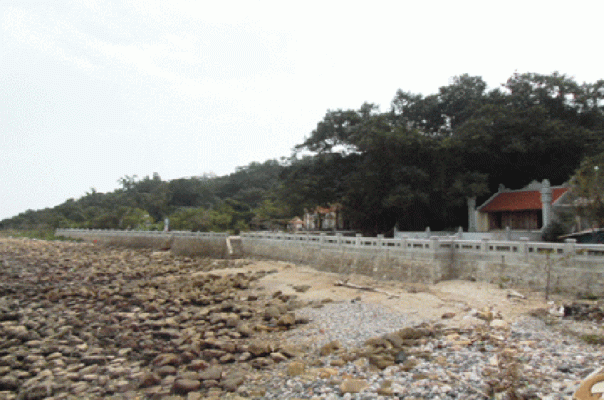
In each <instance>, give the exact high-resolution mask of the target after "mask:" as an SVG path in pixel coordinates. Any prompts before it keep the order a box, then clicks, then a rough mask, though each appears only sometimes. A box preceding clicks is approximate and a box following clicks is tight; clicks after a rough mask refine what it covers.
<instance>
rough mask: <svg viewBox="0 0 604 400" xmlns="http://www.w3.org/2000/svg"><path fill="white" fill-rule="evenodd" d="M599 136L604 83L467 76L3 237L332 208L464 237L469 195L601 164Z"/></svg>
mask: <svg viewBox="0 0 604 400" xmlns="http://www.w3.org/2000/svg"><path fill="white" fill-rule="evenodd" d="M603 139H604V80H599V81H597V82H595V83H582V84H579V83H577V82H575V80H574V79H573V78H571V77H569V76H566V75H563V74H559V73H553V74H551V75H540V74H535V73H527V74H513V75H512V76H511V77H510V78H509V79H508V81H507V82H506V83H504V84H502V85H501V87H499V88H496V89H492V90H487V85H486V83H485V82H484V80H483V79H482V78H481V77H477V76H469V75H461V76H457V77H454V78H452V79H451V80H450V83H449V84H448V85H447V86H443V87H441V88H440V89H439V91H438V93H435V94H431V95H428V96H423V95H421V94H414V93H409V92H405V91H403V90H398V91H397V92H396V94H395V96H394V98H393V100H392V103H391V106H390V109H389V110H387V111H380V109H379V108H378V107H377V106H376V105H374V104H369V103H365V104H362V105H361V106H360V107H359V109H358V110H328V111H327V113H326V114H325V116H324V118H323V119H322V120H321V121H319V122H318V124H317V127H316V129H314V130H313V131H312V132H311V133H310V135H309V136H308V137H306V138H305V139H304V141H303V142H302V143H300V144H299V145H297V146H296V147H295V149H293V154H292V155H291V156H289V157H284V158H282V159H281V160H278V161H277V160H269V161H265V162H263V163H260V162H253V163H251V164H249V165H247V166H244V167H239V168H237V170H236V171H235V172H233V173H232V174H229V175H226V176H220V177H212V176H201V177H192V178H182V179H175V180H171V181H164V180H162V179H161V177H160V176H159V175H158V174H153V176H152V177H149V176H147V177H144V178H141V179H139V178H138V177H136V176H125V177H123V178H121V179H120V180H119V183H120V186H121V187H120V188H119V189H117V190H115V191H114V192H111V193H98V192H96V191H95V190H91V191H90V192H88V193H86V194H85V195H84V196H83V197H81V198H80V199H77V200H74V199H69V200H67V201H66V202H64V203H63V204H60V205H58V206H56V207H53V208H48V209H44V210H39V211H33V210H28V211H26V212H24V213H22V214H19V215H18V216H15V217H13V218H10V219H5V220H3V221H0V228H4V229H37V228H41V227H46V228H49V229H52V228H57V227H82V228H121V229H127V228H131V229H162V228H163V220H164V219H165V218H169V219H170V226H171V228H172V229H184V230H197V231H208V230H215V231H223V230H247V229H263V228H274V227H280V226H283V223H284V222H286V221H288V220H289V219H290V218H292V217H293V216H296V215H298V216H301V215H302V214H303V211H304V208H314V207H316V206H319V205H320V206H327V205H329V204H340V205H341V206H342V209H343V210H344V211H343V212H344V215H345V221H346V224H347V227H348V228H349V229H354V230H357V231H361V232H363V233H365V234H375V233H383V232H389V231H391V230H392V229H393V227H394V226H395V224H397V225H398V227H399V229H401V230H423V229H424V228H425V227H426V226H430V227H431V228H432V229H433V230H441V229H448V228H454V227H457V226H466V224H467V207H466V198H467V197H477V199H478V203H479V204H480V202H481V201H482V200H484V199H485V198H486V197H488V196H489V195H490V194H492V193H493V192H494V191H496V190H497V187H498V185H499V184H504V185H505V186H506V187H510V188H520V187H522V186H524V185H526V184H527V183H529V182H530V181H532V180H535V179H537V180H542V179H546V178H547V179H549V180H550V181H551V182H552V184H554V185H556V184H561V183H563V182H566V181H568V180H569V179H570V178H571V177H572V176H573V174H575V173H576V172H575V171H577V170H578V169H579V168H580V166H581V162H582V161H583V160H591V161H590V162H591V163H593V162H594V160H602V162H603V163H604V157H599V158H598V155H599V154H601V153H603V152H604V145H603V144H602V143H603ZM590 165H591V164H590ZM603 167H604V165H603ZM590 168H591V167H590ZM592 169H593V168H592ZM590 170H591V169H590Z"/></svg>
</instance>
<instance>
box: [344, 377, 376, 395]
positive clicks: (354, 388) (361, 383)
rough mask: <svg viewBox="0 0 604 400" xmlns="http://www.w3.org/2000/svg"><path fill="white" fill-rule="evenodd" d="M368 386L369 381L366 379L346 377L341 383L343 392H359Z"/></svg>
mask: <svg viewBox="0 0 604 400" xmlns="http://www.w3.org/2000/svg"><path fill="white" fill-rule="evenodd" d="M368 386H369V383H367V381H366V380H364V379H346V380H344V382H342V384H341V385H340V391H341V392H342V393H359V392H361V391H362V390H363V389H365V388H366V387H368Z"/></svg>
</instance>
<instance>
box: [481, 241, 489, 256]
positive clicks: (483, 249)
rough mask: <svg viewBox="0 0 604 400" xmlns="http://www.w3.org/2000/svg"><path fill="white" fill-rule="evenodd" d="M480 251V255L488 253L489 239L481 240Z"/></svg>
mask: <svg viewBox="0 0 604 400" xmlns="http://www.w3.org/2000/svg"><path fill="white" fill-rule="evenodd" d="M480 251H481V252H482V253H488V251H489V238H482V240H481V243H480Z"/></svg>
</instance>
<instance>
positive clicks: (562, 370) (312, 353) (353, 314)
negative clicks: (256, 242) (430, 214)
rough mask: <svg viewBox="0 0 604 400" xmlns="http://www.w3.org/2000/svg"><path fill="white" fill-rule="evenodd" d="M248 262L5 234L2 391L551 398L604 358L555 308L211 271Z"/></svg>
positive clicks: (0, 268)
mask: <svg viewBox="0 0 604 400" xmlns="http://www.w3.org/2000/svg"><path fill="white" fill-rule="evenodd" d="M246 262H247V261H245V260H222V261H218V260H210V259H202V258H190V257H177V256H174V255H172V254H170V253H169V252H154V251H151V250H144V249H143V250H131V249H122V248H104V247H100V246H96V245H93V244H83V243H72V242H45V241H34V240H24V239H6V238H0V399H76V398H77V399H81V398H91V399H92V398H111V399H139V398H141V399H143V398H147V399H174V400H176V399H187V400H195V399H219V398H225V399H239V400H241V399H328V400H336V399H390V398H405V399H551V400H553V399H568V398H570V396H571V395H572V393H573V392H574V391H575V390H576V388H577V386H578V384H579V383H580V381H581V380H582V379H583V378H585V377H586V376H587V375H588V374H589V373H590V372H591V371H593V370H594V369H595V368H597V367H600V366H603V365H604V354H602V353H601V352H600V351H599V347H598V346H594V345H590V344H588V343H585V342H584V341H581V340H579V339H578V338H577V335H567V334H565V333H564V331H567V332H568V331H573V329H575V328H577V325H576V324H579V323H578V322H575V321H572V320H563V319H561V318H559V317H552V316H551V315H549V316H548V317H547V318H545V317H543V316H542V315H540V318H536V317H534V316H526V317H525V318H523V319H521V320H519V321H515V322H511V321H504V320H502V319H501V316H500V315H497V313H493V312H492V310H488V309H487V310H467V314H468V315H467V321H468V326H464V327H449V326H447V325H446V324H444V323H443V322H444V321H446V320H447V319H448V318H450V316H444V315H443V319H442V320H440V321H424V322H422V323H419V324H418V323H417V322H416V320H415V319H414V320H413V322H411V318H408V315H406V314H405V310H397V311H393V310H391V309H386V308H383V307H381V306H379V305H372V304H365V303H363V302H362V299H360V298H357V299H355V300H353V301H349V302H339V303H335V302H329V301H328V300H326V301H324V302H320V303H312V304H303V303H302V302H300V301H298V300H297V299H296V296H295V295H284V294H283V293H280V292H275V293H271V294H270V295H264V294H261V293H260V292H256V291H254V290H252V289H251V286H252V283H253V282H254V281H256V280H258V279H261V278H262V277H263V276H265V275H266V274H268V273H270V271H262V272H247V273H241V272H233V273H228V272H227V273H224V272H223V273H220V274H219V273H215V272H212V271H213V270H217V269H228V268H231V267H238V266H241V265H244V264H245V263H246ZM308 289H309V288H308V287H297V288H296V289H295V290H296V291H298V292H304V291H307V290H308ZM537 314H538V313H537ZM537 314H536V315H537ZM584 314H585V313H583V314H581V315H584ZM545 315H548V314H547V312H546V311H545ZM470 322H471V323H470ZM580 323H581V324H588V325H589V327H588V329H589V332H590V333H591V334H594V333H596V334H601V327H600V325H599V323H600V322H599V320H598V321H596V322H592V321H589V322H586V321H582V322H580ZM581 326H583V325H581ZM571 328H572V329H571Z"/></svg>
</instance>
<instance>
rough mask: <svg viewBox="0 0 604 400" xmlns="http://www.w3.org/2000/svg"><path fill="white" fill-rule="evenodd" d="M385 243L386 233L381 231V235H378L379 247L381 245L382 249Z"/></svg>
mask: <svg viewBox="0 0 604 400" xmlns="http://www.w3.org/2000/svg"><path fill="white" fill-rule="evenodd" d="M383 245H384V235H383V234H381V233H380V234H379V235H377V247H379V248H380V249H381V248H382V246H383Z"/></svg>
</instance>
